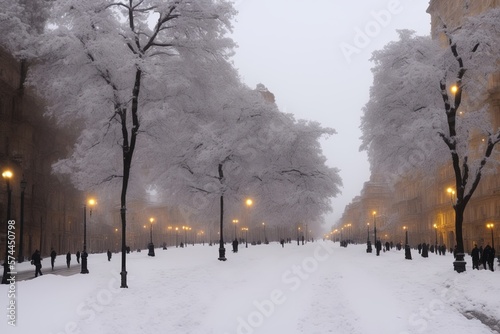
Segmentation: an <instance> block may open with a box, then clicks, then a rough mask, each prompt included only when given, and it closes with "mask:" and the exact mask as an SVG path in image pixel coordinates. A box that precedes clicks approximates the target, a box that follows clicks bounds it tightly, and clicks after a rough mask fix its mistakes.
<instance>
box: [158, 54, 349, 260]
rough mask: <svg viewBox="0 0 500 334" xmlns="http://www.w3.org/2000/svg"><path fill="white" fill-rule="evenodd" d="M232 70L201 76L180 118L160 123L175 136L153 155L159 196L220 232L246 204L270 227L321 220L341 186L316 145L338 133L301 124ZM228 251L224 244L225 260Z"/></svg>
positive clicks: (162, 140) (160, 139) (162, 138)
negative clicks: (213, 221)
mask: <svg viewBox="0 0 500 334" xmlns="http://www.w3.org/2000/svg"><path fill="white" fill-rule="evenodd" d="M193 64H194V63H193ZM231 71H233V70H232V69H224V68H219V70H218V71H216V73H217V75H216V76H214V74H213V73H212V74H211V75H209V76H204V75H203V71H198V73H199V75H198V77H197V81H196V83H193V85H192V86H191V87H190V90H191V91H192V92H197V94H196V95H190V97H189V99H183V100H181V99H178V100H177V102H178V104H177V105H176V108H179V109H182V110H184V113H182V117H177V118H176V119H175V121H174V122H172V119H167V118H165V119H163V124H161V121H162V119H161V118H158V119H157V124H161V125H159V126H158V128H157V130H158V131H165V129H168V130H167V132H168V133H169V136H168V137H165V136H161V135H156V136H153V137H154V138H157V140H158V142H157V143H156V144H153V145H151V147H153V148H154V149H152V150H149V154H151V156H150V158H148V160H150V161H151V162H152V165H151V166H150V168H149V173H152V174H156V175H155V176H154V177H152V179H153V180H155V181H154V188H155V190H156V191H157V193H159V194H161V196H162V197H163V199H162V201H164V202H168V203H170V204H176V205H177V206H178V207H180V208H181V209H182V211H183V213H184V214H185V216H186V218H187V219H188V220H189V221H202V220H207V217H214V216H216V215H217V214H218V215H219V217H220V220H219V223H220V229H221V232H222V228H223V225H224V217H227V216H228V215H232V216H233V217H234V216H236V215H237V214H238V213H239V210H240V208H241V205H242V203H243V201H244V199H245V198H246V197H251V198H252V199H253V200H254V202H255V203H256V205H255V207H256V209H255V211H256V212H257V214H256V215H255V218H259V219H262V220H265V221H267V222H271V224H269V225H270V226H272V225H274V224H273V222H276V223H277V222H285V223H287V224H291V223H296V222H297V221H301V220H303V221H319V220H320V217H321V215H323V214H324V213H326V212H328V211H329V210H330V209H331V204H330V201H329V199H330V198H331V197H334V196H336V195H337V194H338V192H339V190H338V187H339V185H340V184H341V181H340V178H339V176H338V173H337V170H336V169H335V168H330V167H328V166H326V159H325V158H324V157H323V155H322V152H321V148H320V145H319V141H318V140H319V138H320V137H322V136H323V135H330V134H333V133H334V131H333V130H332V129H327V128H322V127H320V126H319V124H316V123H307V122H296V121H295V120H294V119H293V117H291V115H286V114H283V113H281V112H280V111H279V110H278V109H277V107H276V105H275V104H274V103H270V102H268V101H266V100H265V99H264V98H263V96H262V94H261V92H259V91H251V90H250V89H248V88H247V87H244V86H243V85H242V84H241V83H239V81H238V80H237V77H236V76H235V75H234V74H231ZM224 73H226V74H224ZM208 74H209V73H208ZM165 162H168V163H165ZM220 235H221V236H223V233H221V234H220ZM223 244H224V242H223V240H222V238H221V242H220V248H219V259H221V260H224V259H225V256H224V253H225V249H224V246H223Z"/></svg>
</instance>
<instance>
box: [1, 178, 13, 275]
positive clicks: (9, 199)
mask: <svg viewBox="0 0 500 334" xmlns="http://www.w3.org/2000/svg"><path fill="white" fill-rule="evenodd" d="M12 176H14V174H13V173H12V172H11V171H10V170H6V171H4V172H3V173H2V177H3V178H4V179H5V183H6V184H7V220H6V221H5V259H4V261H3V276H2V284H9V281H10V279H11V273H10V271H9V261H8V260H9V256H8V254H9V242H8V241H9V221H10V220H11V218H12V216H11V214H12V212H11V206H12V189H10V179H12Z"/></svg>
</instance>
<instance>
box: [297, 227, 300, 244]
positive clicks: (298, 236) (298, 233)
mask: <svg viewBox="0 0 500 334" xmlns="http://www.w3.org/2000/svg"><path fill="white" fill-rule="evenodd" d="M299 239H300V226H298V227H297V246H298V245H300V242H299Z"/></svg>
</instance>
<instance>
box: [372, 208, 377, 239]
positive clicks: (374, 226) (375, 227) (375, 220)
mask: <svg viewBox="0 0 500 334" xmlns="http://www.w3.org/2000/svg"><path fill="white" fill-rule="evenodd" d="M372 214H373V239H374V240H373V242H374V243H376V242H377V218H376V214H377V211H373V213H372Z"/></svg>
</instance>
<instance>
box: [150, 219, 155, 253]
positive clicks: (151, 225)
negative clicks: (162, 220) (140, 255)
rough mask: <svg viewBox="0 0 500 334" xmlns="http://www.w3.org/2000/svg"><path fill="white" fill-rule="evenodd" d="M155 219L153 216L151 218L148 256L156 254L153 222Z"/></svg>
mask: <svg viewBox="0 0 500 334" xmlns="http://www.w3.org/2000/svg"><path fill="white" fill-rule="evenodd" d="M154 221H155V219H154V218H153V217H151V218H149V223H150V224H149V244H148V256H155V245H154V244H153V222H154Z"/></svg>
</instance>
